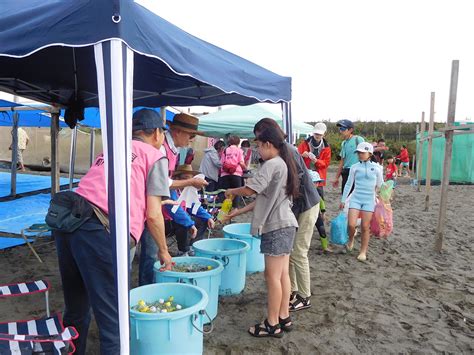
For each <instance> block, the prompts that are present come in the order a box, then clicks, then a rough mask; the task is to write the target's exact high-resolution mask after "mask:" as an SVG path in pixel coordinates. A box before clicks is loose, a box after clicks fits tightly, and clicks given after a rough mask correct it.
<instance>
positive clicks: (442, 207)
mask: <svg viewBox="0 0 474 355" xmlns="http://www.w3.org/2000/svg"><path fill="white" fill-rule="evenodd" d="M458 74H459V60H453V63H452V66H451V85H450V88H449V104H448V119H447V126H448V127H449V126H454V118H455V115H456V96H457V90H458ZM444 135H445V137H446V145H445V151H444V165H443V178H442V180H441V202H440V204H439V218H438V226H437V228H436V242H435V250H436V251H438V252H441V249H442V248H443V239H444V225H445V224H446V207H447V204H448V187H449V178H450V175H451V159H452V154H453V136H454V131H453V130H447V131H445V133H444Z"/></svg>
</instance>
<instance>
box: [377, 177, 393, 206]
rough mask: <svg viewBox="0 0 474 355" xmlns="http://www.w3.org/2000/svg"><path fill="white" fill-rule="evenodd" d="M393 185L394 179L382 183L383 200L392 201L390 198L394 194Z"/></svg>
mask: <svg viewBox="0 0 474 355" xmlns="http://www.w3.org/2000/svg"><path fill="white" fill-rule="evenodd" d="M393 187H394V182H393V180H388V181H385V182H384V183H383V184H382V186H380V193H379V195H380V198H381V199H382V201H383V202H385V203H390V199H391V198H392V194H393Z"/></svg>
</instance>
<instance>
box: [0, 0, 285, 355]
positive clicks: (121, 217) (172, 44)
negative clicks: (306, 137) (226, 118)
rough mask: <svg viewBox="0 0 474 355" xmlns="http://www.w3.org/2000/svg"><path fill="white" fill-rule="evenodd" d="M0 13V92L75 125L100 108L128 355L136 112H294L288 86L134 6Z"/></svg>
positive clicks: (30, 4)
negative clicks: (271, 106) (86, 110)
mask: <svg viewBox="0 0 474 355" xmlns="http://www.w3.org/2000/svg"><path fill="white" fill-rule="evenodd" d="M0 12H1V14H2V16H1V17H0V90H3V91H7V92H9V93H12V94H16V95H19V96H24V97H28V98H31V99H35V100H38V101H42V102H46V103H50V104H55V105H59V106H63V107H68V108H69V110H70V112H71V117H73V118H78V117H80V116H81V112H82V108H83V107H89V106H96V107H97V106H98V107H99V109H100V119H101V128H102V131H103V135H102V137H103V146H104V158H105V161H106V163H105V168H106V172H108V173H107V186H108V189H107V191H108V204H109V218H110V229H111V234H112V236H113V240H114V241H115V248H116V254H117V260H116V265H115V266H116V275H117V277H116V279H117V283H118V289H119V294H118V305H119V324H120V339H121V352H122V353H124V354H128V353H129V328H128V327H129V319H128V314H129V306H128V286H129V270H128V252H129V250H128V235H129V233H128V232H129V199H130V196H129V181H130V150H131V143H130V142H131V121H132V106H147V107H161V106H166V105H176V106H192V105H209V106H217V105H225V104H235V105H249V104H253V103H257V102H269V103H281V104H282V106H284V107H286V108H288V106H289V105H288V103H289V101H290V100H291V79H290V78H288V77H282V76H279V75H277V74H274V73H272V72H270V71H268V70H265V69H264V68H262V67H260V66H258V65H255V64H253V63H251V62H249V61H247V60H245V59H243V58H240V57H238V56H236V55H233V54H231V53H229V52H227V51H225V50H222V49H220V48H218V47H216V46H213V45H212V44H209V43H207V42H205V41H202V40H200V39H198V38H196V37H194V36H192V35H190V34H188V33H186V32H185V31H182V30H181V29H179V28H178V27H176V26H174V25H172V24H171V23H169V22H167V21H166V20H164V19H162V18H160V17H158V16H157V15H155V14H153V13H152V12H150V11H148V10H147V9H145V8H144V7H142V6H140V5H138V4H137V3H135V2H134V1H132V0H93V1H92V0H61V1H59V0H56V1H53V0H50V1H44V0H3V1H1V4H0ZM286 112H287V111H286ZM289 119H290V114H288V113H287V120H289ZM289 127H291V124H290V125H289Z"/></svg>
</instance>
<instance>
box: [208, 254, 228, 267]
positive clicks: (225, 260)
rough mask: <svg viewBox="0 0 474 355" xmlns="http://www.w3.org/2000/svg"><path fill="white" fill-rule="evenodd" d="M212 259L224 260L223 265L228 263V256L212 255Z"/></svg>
mask: <svg viewBox="0 0 474 355" xmlns="http://www.w3.org/2000/svg"><path fill="white" fill-rule="evenodd" d="M212 258H213V259H214V260H218V261H222V262H224V264H223V266H224V267H226V266H227V265H229V261H230V260H229V257H228V256H225V255H224V256H222V257H218V256H213V257H212Z"/></svg>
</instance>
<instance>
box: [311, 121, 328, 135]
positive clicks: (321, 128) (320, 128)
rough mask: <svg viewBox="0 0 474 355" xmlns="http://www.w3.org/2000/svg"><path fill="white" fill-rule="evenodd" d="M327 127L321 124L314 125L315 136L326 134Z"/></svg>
mask: <svg viewBox="0 0 474 355" xmlns="http://www.w3.org/2000/svg"><path fill="white" fill-rule="evenodd" d="M326 131H327V127H326V125H325V124H324V123H322V122H319V123H316V124H315V125H314V129H313V134H325V133H326Z"/></svg>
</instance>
